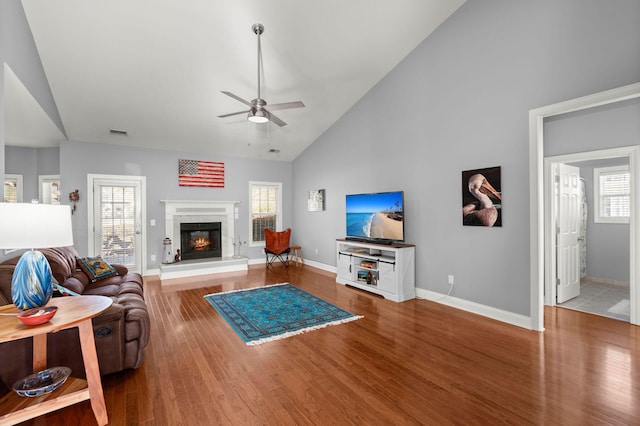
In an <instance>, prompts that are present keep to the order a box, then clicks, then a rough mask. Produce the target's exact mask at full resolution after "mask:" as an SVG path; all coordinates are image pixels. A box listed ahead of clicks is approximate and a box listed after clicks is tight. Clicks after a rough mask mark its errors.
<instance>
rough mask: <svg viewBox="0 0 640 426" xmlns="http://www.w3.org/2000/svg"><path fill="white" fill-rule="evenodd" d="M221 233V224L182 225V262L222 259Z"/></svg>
mask: <svg viewBox="0 0 640 426" xmlns="http://www.w3.org/2000/svg"><path fill="white" fill-rule="evenodd" d="M221 231H222V224H221V223H220V222H204V223H181V224H180V249H181V251H182V260H188V259H205V258H209V257H222V232H221Z"/></svg>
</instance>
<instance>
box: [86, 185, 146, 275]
mask: <svg viewBox="0 0 640 426" xmlns="http://www.w3.org/2000/svg"><path fill="white" fill-rule="evenodd" d="M87 180H88V181H87V187H88V188H92V191H90V196H89V197H90V199H89V200H88V207H89V211H88V225H89V232H88V235H89V244H88V247H89V254H90V255H92V256H97V255H99V256H101V257H102V258H103V259H104V260H105V261H106V262H108V263H118V264H121V265H124V266H126V267H127V268H128V269H129V270H130V271H131V272H138V273H143V272H144V270H145V265H144V259H145V255H144V253H145V252H146V247H145V243H144V238H143V232H142V231H143V224H144V223H145V205H144V201H143V200H144V199H145V196H144V193H145V178H144V176H114V175H88V177H87Z"/></svg>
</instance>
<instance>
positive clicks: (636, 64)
mask: <svg viewBox="0 0 640 426" xmlns="http://www.w3.org/2000/svg"><path fill="white" fill-rule="evenodd" d="M638 80H640V2H638V1H629V0H628V1H616V2H602V1H599V0H563V1H561V2H558V1H555V0H542V1H535V2H525V1H505V0H485V1H481V2H480V1H478V2H467V3H466V4H465V5H464V6H462V7H461V8H460V9H459V10H458V11H457V12H456V13H455V14H454V15H453V16H452V17H451V18H450V19H449V20H447V21H446V22H445V23H444V24H443V25H441V26H440V28H439V29H438V30H437V31H436V32H434V33H433V34H432V35H431V36H430V37H428V38H427V39H426V40H425V41H424V42H423V43H422V44H421V45H420V46H418V48H416V50H415V51H414V52H413V53H412V54H410V55H409V56H408V57H407V58H406V59H405V60H404V61H403V62H401V63H400V64H399V65H398V66H397V67H396V68H395V69H394V70H393V71H392V72H391V73H389V74H388V75H387V76H386V78H385V79H383V80H382V81H381V82H380V83H379V84H378V85H377V86H376V87H374V88H373V89H372V90H371V91H370V92H369V93H368V94H367V95H366V96H364V97H363V98H362V100H361V101H360V102H359V103H358V104H356V105H355V106H354V107H353V108H352V110H351V111H349V112H348V113H347V114H346V115H345V116H343V117H342V118H341V119H340V120H339V121H338V122H337V123H336V124H335V125H334V126H333V127H332V128H330V129H329V130H328V131H327V132H326V133H325V134H324V135H322V136H321V137H320V138H319V139H318V140H317V141H316V142H315V143H314V144H313V145H312V146H311V147H309V149H307V150H306V151H305V152H304V153H303V154H301V155H300V156H299V157H298V158H297V159H296V160H295V161H294V167H293V173H294V176H295V180H294V187H293V191H294V206H293V207H294V225H295V229H296V230H297V231H298V232H299V233H301V244H302V245H303V246H304V249H303V250H304V252H305V257H306V258H308V259H311V260H315V261H318V262H321V263H325V264H328V265H335V254H334V250H335V241H334V240H335V239H336V238H341V237H343V236H344V232H345V230H344V196H345V194H348V193H356V192H369V191H374V192H375V191H384V190H404V191H405V202H406V207H407V210H406V225H405V231H406V238H407V242H409V243H415V244H416V255H417V262H416V284H417V286H418V287H419V288H422V289H426V290H431V291H434V292H439V293H446V292H447V291H448V288H449V286H448V284H447V275H449V274H452V275H454V276H455V283H456V284H455V286H454V288H453V292H452V295H453V296H455V297H458V298H461V299H465V300H468V301H471V302H475V303H479V304H482V305H487V306H490V307H494V308H498V309H502V310H506V311H509V312H513V313H516V314H522V315H529V309H530V303H529V282H530V279H529V186H528V185H529V169H528V167H529V153H528V111H529V110H530V109H533V108H537V107H540V106H544V105H549V104H553V103H556V102H559V101H562V100H567V99H572V98H576V97H579V96H583V95H588V94H591V93H595V92H599V91H602V90H606V89H611V88H614V87H618V86H623V85H626V84H630V83H633V82H636V81H638ZM492 166H501V167H502V191H503V196H504V200H503V208H504V216H503V227H502V228H481V227H463V226H462V223H461V222H462V220H461V197H462V195H461V193H460V186H461V172H462V171H464V170H469V169H476V168H483V167H492ZM319 188H324V189H326V199H327V210H326V211H324V212H319V213H318V212H313V213H312V212H307V211H306V191H307V190H309V189H319ZM316 250H317V251H318V253H317V254H315V251H316Z"/></svg>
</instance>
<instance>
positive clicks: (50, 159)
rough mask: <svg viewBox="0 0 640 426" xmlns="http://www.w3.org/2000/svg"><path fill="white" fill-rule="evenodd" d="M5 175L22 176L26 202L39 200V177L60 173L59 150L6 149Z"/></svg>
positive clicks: (7, 147) (11, 147)
mask: <svg viewBox="0 0 640 426" xmlns="http://www.w3.org/2000/svg"><path fill="white" fill-rule="evenodd" d="M5 156H6V165H5V173H13V174H19V175H22V179H23V185H24V188H23V191H22V197H23V201H24V202H29V201H31V200H33V199H38V198H39V188H38V176H39V175H57V174H59V173H60V149H59V148H23V147H15V146H6V147H5Z"/></svg>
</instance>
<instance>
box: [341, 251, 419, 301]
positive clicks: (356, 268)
mask: <svg viewBox="0 0 640 426" xmlns="http://www.w3.org/2000/svg"><path fill="white" fill-rule="evenodd" d="M336 244H337V250H336V253H337V254H336V255H337V262H336V265H337V270H338V271H337V272H338V273H337V276H336V282H338V283H339V284H346V285H350V286H353V287H357V288H360V289H363V290H366V291H369V292H371V293H375V294H379V295H381V296H384V297H385V298H386V299H390V300H393V301H395V302H403V301H405V300H409V299H414V298H415V297H416V287H415V257H416V256H415V253H416V252H415V246H414V245H412V244H391V245H386V244H375V243H361V242H356V241H347V240H337V242H336Z"/></svg>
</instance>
